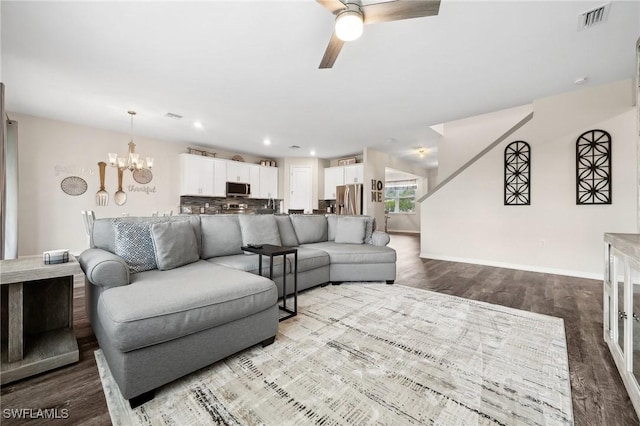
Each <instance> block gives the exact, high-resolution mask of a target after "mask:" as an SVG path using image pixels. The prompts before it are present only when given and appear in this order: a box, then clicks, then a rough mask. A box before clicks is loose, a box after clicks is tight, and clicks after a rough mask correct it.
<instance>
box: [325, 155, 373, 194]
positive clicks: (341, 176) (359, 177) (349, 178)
mask: <svg viewBox="0 0 640 426" xmlns="http://www.w3.org/2000/svg"><path fill="white" fill-rule="evenodd" d="M363 182H364V165H363V164H362V163H359V164H352V165H348V166H338V167H327V168H326V169H324V199H325V200H335V199H336V186H340V185H347V184H353V183H363Z"/></svg>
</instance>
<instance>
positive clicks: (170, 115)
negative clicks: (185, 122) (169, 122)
mask: <svg viewBox="0 0 640 426" xmlns="http://www.w3.org/2000/svg"><path fill="white" fill-rule="evenodd" d="M164 116H165V117H168V118H174V119H176V120H179V119H181V118H182V116H181V115H180V114H174V113H172V112H168V113H166V114H165V115H164Z"/></svg>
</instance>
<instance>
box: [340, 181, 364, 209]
mask: <svg viewBox="0 0 640 426" xmlns="http://www.w3.org/2000/svg"><path fill="white" fill-rule="evenodd" d="M336 207H337V211H336V213H337V214H362V184H361V183H355V184H351V185H340V186H336Z"/></svg>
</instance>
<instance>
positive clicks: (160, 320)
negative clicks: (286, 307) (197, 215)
mask: <svg viewBox="0 0 640 426" xmlns="http://www.w3.org/2000/svg"><path fill="white" fill-rule="evenodd" d="M277 297H278V291H277V289H276V286H275V284H274V283H273V281H271V280H269V279H268V278H264V277H259V276H257V275H253V274H248V273H246V272H242V271H238V270H236V269H232V268H227V267H224V266H220V265H215V264H213V263H211V262H206V261H204V260H199V261H198V262H195V263H191V264H189V265H185V266H183V267H181V268H177V269H171V270H168V271H158V270H153V271H147V272H142V273H140V274H136V275H135V276H133V277H132V280H131V284H130V285H127V286H122V287H113V288H110V289H108V290H105V291H104V292H103V293H102V295H101V296H100V299H99V301H98V317H99V318H100V322H101V325H102V326H103V329H104V331H105V333H106V334H107V335H108V337H109V340H110V341H111V342H113V345H114V346H115V347H116V348H117V349H118V350H120V351H122V352H129V351H132V350H135V349H139V348H143V347H146V346H151V345H155V344H158V343H162V342H166V341H170V340H173V339H177V338H179V337H182V336H186V335H189V334H192V333H197V332H199V331H202V330H206V329H209V328H212V327H216V326H218V325H221V324H225V323H228V322H231V321H235V320H237V319H240V318H244V317H247V316H249V315H253V314H255V313H257V312H262V311H263V310H265V309H268V308H270V307H272V306H273V305H274V304H275V303H276V302H277ZM212 344H215V342H212Z"/></svg>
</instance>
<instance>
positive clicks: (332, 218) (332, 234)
mask: <svg viewBox="0 0 640 426" xmlns="http://www.w3.org/2000/svg"><path fill="white" fill-rule="evenodd" d="M337 223H338V215H335V214H328V215H327V241H334V240H335V239H336V224H337Z"/></svg>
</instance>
